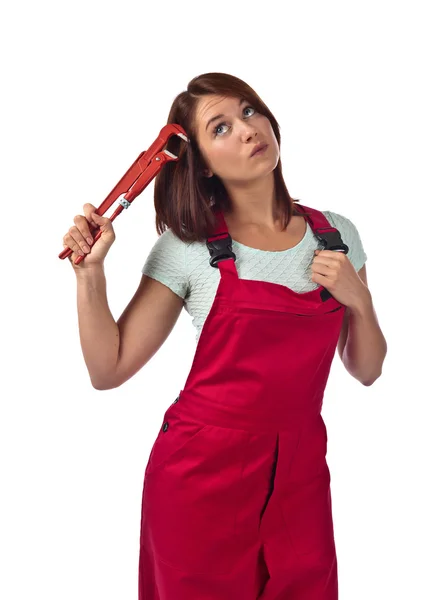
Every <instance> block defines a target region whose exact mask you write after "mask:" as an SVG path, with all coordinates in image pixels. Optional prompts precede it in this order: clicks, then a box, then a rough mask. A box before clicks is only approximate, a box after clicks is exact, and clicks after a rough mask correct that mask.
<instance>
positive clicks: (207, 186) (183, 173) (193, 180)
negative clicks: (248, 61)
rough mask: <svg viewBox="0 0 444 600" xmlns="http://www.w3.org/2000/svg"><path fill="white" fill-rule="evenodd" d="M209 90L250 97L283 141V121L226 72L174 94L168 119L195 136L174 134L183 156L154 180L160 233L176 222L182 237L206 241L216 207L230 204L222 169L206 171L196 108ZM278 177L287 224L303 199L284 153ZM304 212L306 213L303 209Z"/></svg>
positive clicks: (177, 150)
mask: <svg viewBox="0 0 444 600" xmlns="http://www.w3.org/2000/svg"><path fill="white" fill-rule="evenodd" d="M207 94H217V95H221V96H228V97H233V98H239V99H240V98H243V99H245V100H246V101H247V102H249V103H250V104H251V105H252V106H253V108H255V109H256V111H258V112H259V113H261V114H263V115H265V116H266V117H267V118H268V119H269V121H270V123H271V126H272V128H273V131H274V134H275V136H276V140H277V142H278V144H279V148H280V146H281V136H280V131H279V124H278V122H277V121H276V119H275V118H274V116H273V114H272V113H271V112H270V110H269V109H268V107H267V106H266V105H265V103H264V102H263V101H262V100H261V98H260V97H259V96H258V94H256V92H255V91H254V90H253V89H252V88H251V87H250V86H249V85H248V84H246V83H245V82H244V81H242V80H241V79H238V78H237V77H235V76H234V75H228V74H226V73H205V74H203V75H198V76H197V77H194V78H193V79H192V80H191V81H190V82H189V83H188V86H187V90H186V91H185V92H181V93H180V94H179V95H178V96H176V98H175V99H174V102H173V104H172V106H171V109H170V112H169V115H168V121H167V122H168V123H177V124H178V125H181V126H182V127H183V128H184V130H185V132H186V134H187V137H188V139H189V142H188V143H187V142H184V141H181V140H180V138H178V137H177V136H173V137H172V138H170V143H169V144H168V150H170V151H171V152H173V153H174V154H175V155H176V156H178V160H177V161H171V162H169V163H166V164H164V166H163V167H162V169H161V170H160V172H159V173H158V175H157V176H156V179H155V182H154V207H155V211H156V231H157V233H158V234H159V235H160V234H162V233H163V232H164V231H165V230H166V229H167V228H170V229H171V230H172V231H173V233H175V234H176V236H177V237H179V238H180V239H181V240H182V241H205V240H206V238H207V237H208V236H209V235H210V231H211V230H212V228H213V226H214V224H215V218H214V212H213V211H214V210H217V209H221V210H225V209H227V208H228V207H229V204H230V199H229V195H228V194H227V192H226V189H225V186H224V185H223V183H222V181H221V179H220V178H219V177H218V176H217V175H216V174H214V175H213V177H211V178H208V177H205V176H204V175H203V170H204V169H205V167H206V165H205V162H204V160H203V157H202V155H201V152H200V150H199V147H198V145H197V141H196V140H197V136H196V123H195V111H196V107H197V103H198V101H199V98H200V97H201V96H204V95H207ZM170 145H171V147H170ZM274 182H275V191H276V204H277V211H278V215H279V216H278V218H280V219H281V222H282V227H283V228H285V227H287V225H288V223H289V222H290V219H291V216H292V214H294V211H295V208H294V204H293V203H294V202H299V200H293V199H292V198H291V197H290V194H289V192H288V190H287V186H286V185H285V182H284V178H283V175H282V165H281V159H280V158H279V162H278V164H277V165H276V168H275V169H274ZM299 212H301V213H302V211H301V210H300V209H299ZM302 214H304V213H302Z"/></svg>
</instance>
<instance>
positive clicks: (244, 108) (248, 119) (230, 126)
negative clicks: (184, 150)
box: [196, 94, 279, 183]
mask: <svg viewBox="0 0 444 600" xmlns="http://www.w3.org/2000/svg"><path fill="white" fill-rule="evenodd" d="M221 115H223V116H221ZM216 117H217V118H216ZM196 129H197V144H198V146H199V149H200V151H201V153H202V156H203V158H204V160H205V162H206V165H207V168H208V175H209V176H211V175H212V174H213V173H215V174H216V175H217V176H218V177H220V179H221V180H222V181H223V182H227V183H230V182H232V183H236V182H240V183H242V182H246V181H249V180H252V179H257V178H262V177H265V176H267V175H269V174H270V172H272V171H273V170H274V169H275V167H276V165H277V164H278V162H279V146H278V143H277V140H276V136H275V135H274V131H273V128H272V127H271V123H270V121H269V120H268V119H267V117H265V116H264V115H261V114H260V113H258V112H256V111H255V109H254V108H253V107H252V106H250V104H249V103H248V102H247V101H245V100H242V101H240V100H239V98H231V97H228V98H227V97H226V96H216V95H214V94H209V95H207V96H202V97H201V98H200V99H199V102H198V105H197V108H196ZM259 142H265V143H266V144H268V148H267V149H266V150H265V151H264V152H261V153H260V154H257V155H256V156H250V154H251V152H252V150H253V148H254V146H255V145H256V144H257V143H259Z"/></svg>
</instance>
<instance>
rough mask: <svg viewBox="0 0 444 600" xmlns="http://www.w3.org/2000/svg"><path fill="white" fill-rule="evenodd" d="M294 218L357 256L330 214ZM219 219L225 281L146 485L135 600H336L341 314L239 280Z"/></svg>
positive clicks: (323, 302) (217, 258) (318, 294)
mask: <svg viewBox="0 0 444 600" xmlns="http://www.w3.org/2000/svg"><path fill="white" fill-rule="evenodd" d="M295 208H296V210H302V211H305V212H308V213H310V216H305V217H304V218H305V219H306V221H307V223H308V225H309V226H310V227H311V228H312V229H313V232H314V233H315V234H316V235H317V236H318V238H319V239H320V240H321V241H322V245H323V246H324V248H325V249H329V250H339V251H343V252H347V251H348V248H347V246H345V244H343V243H342V240H341V237H340V234H339V232H338V230H337V229H334V228H332V227H331V225H330V224H329V222H328V221H327V219H326V218H325V217H324V215H323V214H322V213H321V212H320V211H317V210H313V209H311V208H308V207H306V206H301V205H299V207H297V205H295ZM217 215H218V226H217V227H216V230H215V231H214V232H213V235H212V236H211V237H210V238H208V242H207V245H208V248H209V249H210V254H211V258H210V263H211V262H212V261H213V263H212V266H214V267H216V268H217V267H218V268H219V270H220V275H221V279H220V282H219V286H218V288H217V292H216V295H215V298H214V303H213V305H212V307H211V310H210V312H209V314H208V316H207V319H206V320H205V323H204V326H203V329H202V332H201V335H200V339H199V341H198V344H197V348H196V353H195V356H194V360H193V363H192V366H191V370H190V373H189V375H188V378H187V380H186V383H185V386H184V389H183V390H181V392H180V395H179V397H178V398H177V399H176V400H175V401H174V402H173V403H172V405H171V406H170V407H169V408H168V409H167V411H166V413H165V416H164V421H163V424H162V427H161V428H160V431H159V433H158V436H157V438H156V440H155V442H154V445H153V447H152V450H151V454H150V457H149V460H148V464H147V467H146V471H145V478H144V485H143V496H142V515H141V532H140V562H139V600H257V599H260V600H337V598H338V575H337V562H336V552H335V540H334V533H333V522H332V510H331V498H330V472H329V468H328V466H327V462H326V451H327V432H326V428H325V425H324V421H323V419H322V416H321V408H322V402H323V395H324V389H325V386H326V383H327V379H328V375H329V372H330V367H331V363H332V360H333V357H334V355H335V350H336V345H337V342H338V339H339V334H340V330H341V325H342V321H343V316H344V311H345V306H344V305H343V304H341V303H339V302H338V301H337V300H335V299H334V298H333V297H332V296H331V294H329V293H328V291H327V290H326V289H325V288H323V287H318V288H317V289H315V290H312V291H309V292H305V293H296V292H294V291H293V290H291V289H290V288H288V287H286V286H284V285H280V284H275V283H270V282H266V281H255V280H249V279H240V278H239V277H238V273H237V270H236V266H235V256H234V254H233V253H232V251H231V237H230V235H229V233H228V231H227V226H226V223H225V220H224V218H223V215H222V213H221V212H218V213H217Z"/></svg>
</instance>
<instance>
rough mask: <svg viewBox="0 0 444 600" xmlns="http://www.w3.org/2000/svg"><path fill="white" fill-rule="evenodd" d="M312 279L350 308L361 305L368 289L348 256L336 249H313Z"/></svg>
mask: <svg viewBox="0 0 444 600" xmlns="http://www.w3.org/2000/svg"><path fill="white" fill-rule="evenodd" d="M315 255H316V256H315V258H314V259H313V262H312V267H311V268H312V277H311V279H312V281H314V282H315V283H318V284H319V285H322V286H323V287H325V288H326V289H327V290H328V291H329V292H330V294H331V295H332V296H333V297H334V298H336V300H337V301H338V302H340V303H341V304H343V305H344V306H347V307H349V308H350V309H353V308H357V307H359V306H362V303H363V302H365V301H367V300H368V299H369V296H370V291H369V289H368V287H367V286H366V285H365V283H364V282H363V281H362V279H361V278H360V277H359V275H358V273H357V272H356V270H355V268H354V266H353V265H352V263H351V262H350V260H349V258H348V256H347V255H346V254H344V252H339V251H337V250H315Z"/></svg>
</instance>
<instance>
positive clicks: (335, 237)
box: [315, 229, 349, 254]
mask: <svg viewBox="0 0 444 600" xmlns="http://www.w3.org/2000/svg"><path fill="white" fill-rule="evenodd" d="M322 232H323V233H322ZM315 235H316V237H317V238H318V240H319V241H320V242H321V244H322V245H323V247H324V250H340V251H341V252H344V254H347V253H348V251H349V247H348V246H347V244H344V242H343V241H342V238H341V234H340V233H339V231H338V230H337V229H335V230H334V231H331V230H329V231H324V230H323V229H318V230H317V231H316V234H315Z"/></svg>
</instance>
